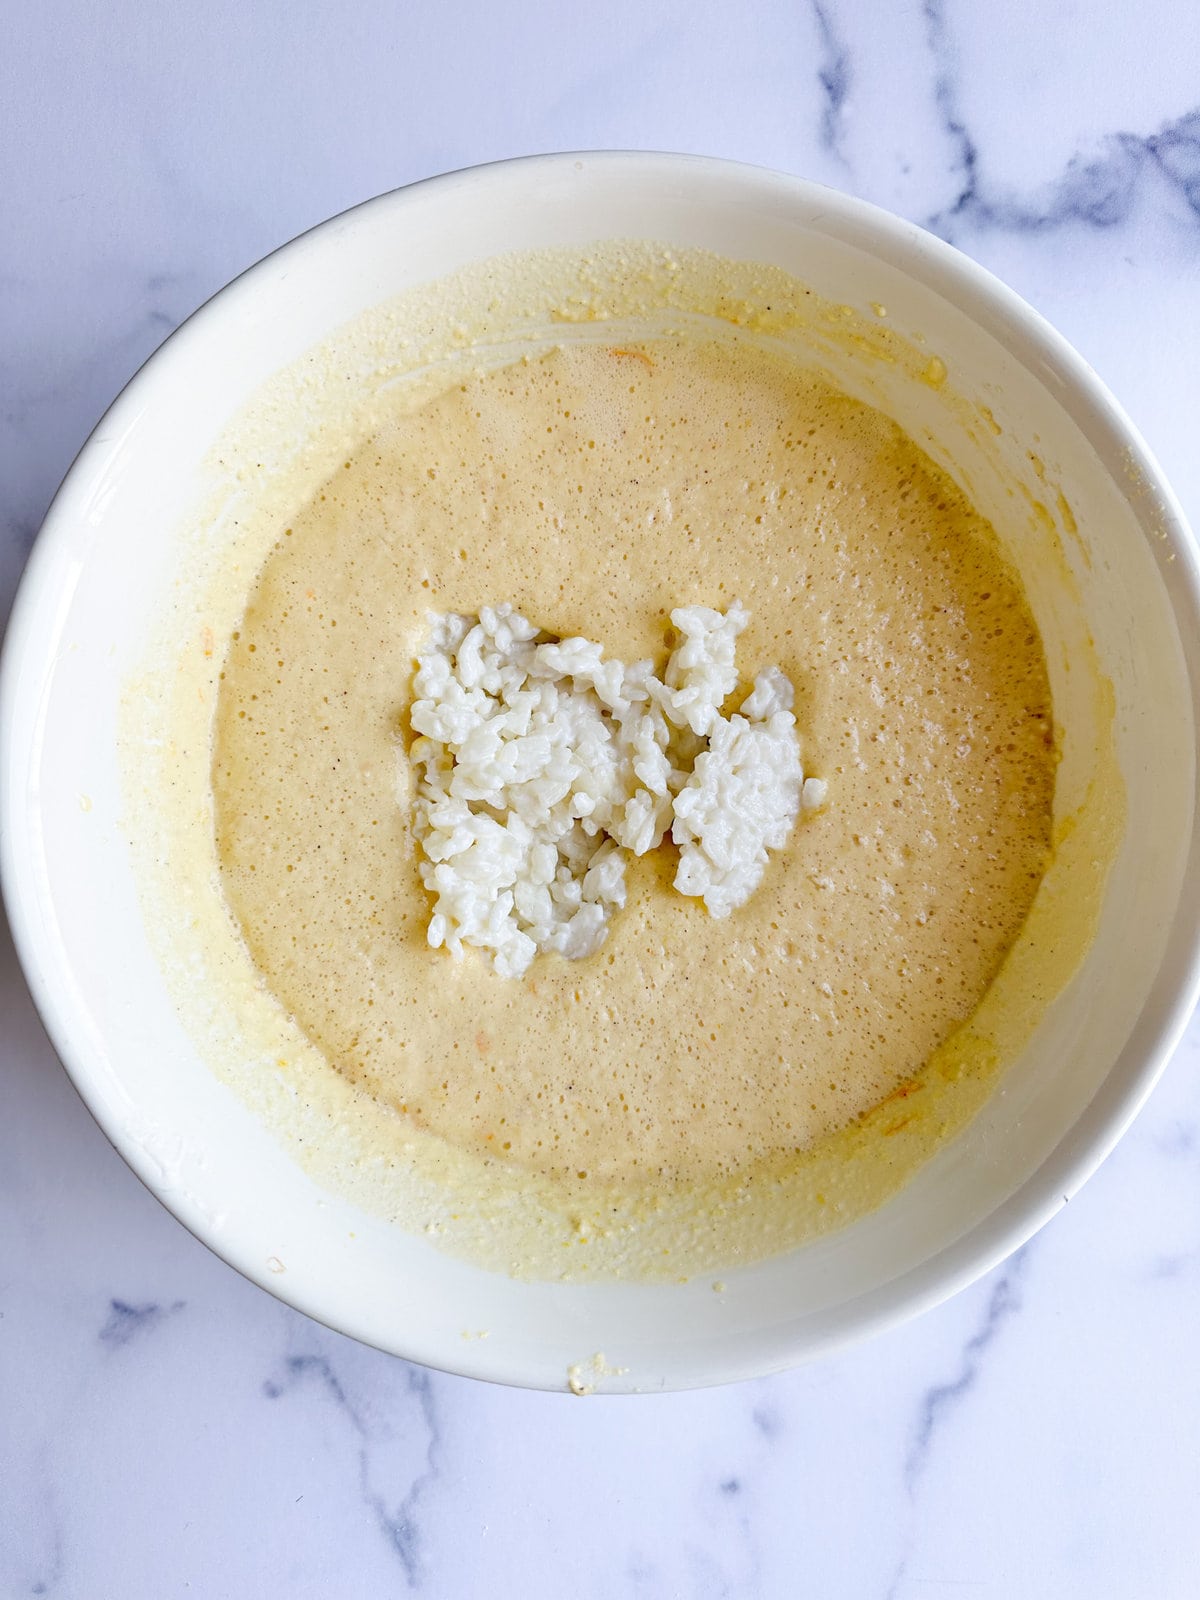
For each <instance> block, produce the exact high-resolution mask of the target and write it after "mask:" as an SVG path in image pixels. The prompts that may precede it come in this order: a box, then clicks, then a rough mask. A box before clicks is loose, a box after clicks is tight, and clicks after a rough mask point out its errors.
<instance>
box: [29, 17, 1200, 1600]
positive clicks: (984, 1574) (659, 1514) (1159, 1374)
mask: <svg viewBox="0 0 1200 1600" xmlns="http://www.w3.org/2000/svg"><path fill="white" fill-rule="evenodd" d="M21 10H22V13H23V15H22V19H21V23H20V26H19V28H18V27H17V26H16V15H15V13H13V15H12V17H11V19H10V23H9V25H8V26H7V27H6V29H5V42H4V43H3V44H2V45H0V173H2V182H0V193H2V194H3V196H4V199H3V205H2V212H0V214H2V216H3V224H2V226H0V251H2V255H0V274H2V277H0V363H2V371H3V377H2V395H3V405H2V407H0V412H2V415H0V451H2V458H0V461H2V465H0V502H2V503H0V517H2V519H3V520H2V526H0V596H2V597H3V599H2V602H0V603H2V604H3V606H4V608H5V609H6V608H7V605H8V602H9V600H10V599H11V594H12V590H13V586H14V584H15V582H16V579H17V575H18V572H19V570H20V567H21V563H22V561H23V559H24V555H25V553H26V551H27V549H28V546H29V543H30V541H31V539H32V537H33V535H34V532H35V530H36V528H37V526H38V523H39V520H40V518H41V516H42V513H43V511H44V509H45V506H46V504H47V501H48V499H49V496H50V494H51V493H52V491H53V489H54V487H55V485H56V483H57V481H58V479H59V478H60V476H61V474H62V473H63V471H64V470H65V468H66V467H67V465H68V464H69V462H70V459H71V456H72V454H73V453H74V451H75V449H76V447H77V446H78V445H79V443H80V442H81V441H82V439H83V438H84V436H85V434H86V433H87V431H88V429H89V428H90V426H91V424H92V423H93V421H94V420H95V419H96V417H97V415H98V414H99V412H100V410H101V409H102V407H103V406H104V404H105V403H106V402H107V401H108V399H110V398H111V396H112V395H113V394H114V393H115V392H116V391H117V390H118V389H119V388H120V386H121V385H122V383H123V382H124V381H125V379H126V378H127V377H128V376H129V375H130V374H131V373H132V372H133V370H134V369H135V367H136V366H137V365H138V363H139V362H140V361H141V360H142V359H143V358H144V357H145V356H146V355H147V354H148V353H149V352H150V351H151V350H152V349H153V348H154V347H155V345H157V344H158V343H159V341H160V340H161V339H162V337H163V336H164V335H165V333H166V332H168V331H169V329H170V328H172V327H173V326H174V325H175V324H176V323H177V322H178V321H179V320H180V319H181V318H182V317H183V316H184V315H186V313H187V312H189V311H190V310H191V309H192V308H193V307H194V306H196V305H197V304H198V303H199V302H200V301H201V300H203V299H204V298H205V297H206V296H207V295H209V294H211V293H212V292H213V291H214V290H215V289H217V288H218V287H219V286H220V285H221V284H222V283H223V282H225V280H226V279H228V278H229V277H230V276H231V275H232V274H234V273H235V272H237V271H238V270H239V269H240V268H242V267H244V266H246V265H247V264H248V263H250V262H251V261H253V260H254V259H255V258H256V257H258V256H259V255H261V254H262V253H264V252H265V251H267V250H268V249H270V248H271V247H272V246H274V245H276V244H277V243H280V242H281V241H283V240H284V239H286V238H288V237H290V236H291V235H293V234H295V233H296V232H298V231H299V230H301V229H303V228H306V227H308V226H310V225H311V224H312V223H315V222H317V221H319V220H321V219H322V218H324V217H326V216H328V215H330V214H331V213H333V212H336V211H338V210H340V209H342V208H343V207H345V206H348V205H350V204H352V203H353V202H355V201H358V200H361V199H364V198H366V197H367V196H369V195H372V194H374V193H376V192H378V191H380V190H383V189H387V188H391V187H394V186H395V185H397V184H401V183H404V182H406V181H408V180H410V179H413V178H418V177H422V176H424V175H426V174H429V173H432V172H436V171H439V170H443V169H446V168H450V167H456V166H461V165H465V164H467V163H470V162H475V161H481V160H487V159H491V158H494V157H499V156H506V155H511V154H516V153H521V152H526V151H532V150H543V149H553V148H563V147H588V146H641V147H652V148H659V149H678V150H692V151H702V152H706V153H711V154H719V155H726V156H734V157H740V158H744V159H748V160H751V161H758V162H763V163H765V164H768V165H772V166H778V167H782V168H786V169H789V170H791V171H795V172H799V173H804V174H807V175H809V176H811V177H815V178H818V179H822V180H825V181H827V182H830V183H834V184H838V185H840V186H842V187H844V188H848V189H850V190H853V191H855V192H857V193H859V194H862V195H865V196H866V197H868V198H870V199H873V200H877V201H879V202H881V203H883V204H885V205H888V206H891V207H892V208H894V209H896V210H899V211H901V212H903V213H904V214H906V215H907V216H910V217H913V218H915V219H917V220H919V221H921V222H924V223H926V224H927V225H928V226H931V227H933V228H935V229H936V230H937V231H938V232H940V233H942V234H944V235H945V236H946V237H948V238H950V239H952V240H953V241H954V242H955V243H956V244H958V245H959V246H960V247H961V248H962V249H964V250H966V251H967V252H969V253H970V254H971V255H973V256H975V257H977V258H978V259H979V260H981V261H983V262H984V263H986V264H987V265H988V266H990V267H992V268H993V269H994V270H996V271H997V272H999V273H1000V274H1001V275H1002V276H1003V277H1005V278H1006V279H1007V280H1008V281H1009V282H1010V283H1011V284H1013V285H1014V287H1016V288H1017V289H1018V290H1019V291H1020V292H1021V293H1023V294H1024V295H1025V296H1026V297H1027V298H1028V299H1030V300H1031V301H1032V302H1033V303H1034V304H1035V305H1036V306H1038V307H1039V308H1040V309H1041V310H1042V311H1044V312H1045V313H1046V314H1047V315H1048V316H1049V317H1050V318H1051V319H1052V320H1053V321H1054V322H1056V323H1057V324H1058V326H1059V327H1060V328H1062V329H1063V330H1064V332H1065V333H1066V334H1067V335H1068V336H1069V337H1070V338H1071V339H1073V340H1074V342H1075V343H1076V344H1077V345H1078V346H1079V348H1080V349H1081V350H1082V351H1083V352H1084V354H1085V355H1087V356H1088V357H1089V358H1090V360H1091V361H1092V362H1093V363H1094V365H1095V366H1096V367H1097V368H1098V369H1099V371H1100V373H1101V374H1102V376H1103V377H1105V378H1106V379H1107V380H1108V382H1109V383H1110V384H1111V385H1112V386H1113V388H1114V389H1115V390H1116V391H1117V393H1118V394H1119V395H1120V396H1121V398H1122V399H1123V400H1124V402H1125V404H1126V405H1127V407H1128V408H1129V410H1130V411H1131V412H1132V414H1133V416H1134V417H1135V419H1136V420H1137V421H1138V422H1139V424H1140V425H1141V427H1142V429H1143V430H1144V432H1145V433H1146V435H1147V436H1148V438H1149V441H1150V443H1151V446H1152V448H1153V449H1154V450H1155V451H1156V452H1157V453H1158V455H1159V456H1160V458H1161V460H1162V461H1163V463H1164V465H1165V467H1166V469H1167V471H1168V473H1169V475H1170V476H1171V477H1172V478H1173V480H1174V482H1175V484H1176V487H1177V488H1178V490H1179V492H1180V494H1181V496H1182V498H1183V500H1184V503H1185V506H1187V507H1188V509H1189V510H1190V512H1191V514H1192V517H1193V519H1194V520H1200V452H1198V451H1197V450H1196V448H1195V435H1196V423H1195V417H1196V413H1197V390H1198V382H1197V367H1196V361H1197V352H1198V349H1200V346H1198V345H1197V340H1196V333H1195V330H1196V328H1197V326H1198V324H1200V12H1198V11H1197V8H1196V6H1195V5H1194V4H1193V3H1192V0H1143V3H1141V4H1139V5H1137V6H1133V5H1129V4H1117V3H1113V0H1005V3H1004V4H1002V5H1000V6H983V5H979V4H974V3H972V0H927V3H926V4H925V5H924V6H920V5H916V4H909V3H906V0H890V3H876V0H790V3H784V0H743V3H741V4H732V5H731V4H728V3H726V4H723V5H718V4H716V3H713V0H610V4H608V5H607V6H596V7H583V6H575V5H571V4H570V3H569V0H559V3H557V4H555V3H551V0H490V3H483V0H459V3H457V4H456V3H453V0H442V3H440V4H435V3H433V0H408V3H389V0H344V3H342V4H341V5H338V6H334V5H331V4H327V5H321V4H317V3H315V0H292V3H290V4H284V3H283V0H208V3H206V4H201V5H199V6H194V7H187V8H185V7H183V6H174V5H166V6H161V7H157V6H152V5H149V4H148V3H147V0H110V4H109V5H107V6H105V7H96V6H92V5H86V4H84V3H82V0H44V3H43V4H41V5H40V6H38V7H32V6H25V7H22V8H21ZM0 985H2V987H0V1060H2V1061H3V1068H4V1074H3V1079H2V1083H3V1090H2V1093H3V1102H2V1104H3V1115H2V1116H0V1597H8V1596H14V1597H15V1596H24V1595H50V1596H56V1597H59V1600H108V1597H119V1600H143V1597H144V1600H166V1597H173V1596H176V1595H180V1596H182V1595H197V1596H204V1597H208V1596H213V1597H216V1596H222V1597H225V1596H228V1597H236V1600H243V1597H246V1600H251V1597H253V1600H258V1597H267V1596H289V1597H290V1596H333V1597H343V1596H346V1597H349V1596H359V1595H371V1596H376V1595H405V1594H408V1593H410V1592H414V1593H420V1594H427V1595H430V1596H434V1597H438V1600H474V1597H476V1596H481V1595H488V1596H498V1597H501V1600H505V1597H509V1596H512V1597H517V1600H542V1597H545V1600H559V1597H565V1596H573V1597H574V1596H578V1597H580V1600H620V1597H624V1596H630V1597H649V1600H658V1597H663V1600H665V1597H668V1596H672V1597H674V1596H681V1597H683V1596H686V1597H689V1600H690V1597H708V1596H723V1595H728V1596H738V1597H741V1596H745V1597H748V1600H753V1597H759V1596H762V1597H772V1600H774V1597H780V1600H829V1597H858V1596H865V1597H872V1600H874V1597H878V1600H884V1597H887V1596H890V1597H896V1600H920V1597H924V1596H933V1595H947V1596H948V1595H955V1596H958V1595H971V1596H978V1597H980V1600H985V1597H986V1600H1013V1597H1019V1600H1042V1597H1045V1600H1069V1597H1075V1596H1078V1597H1081V1600H1084V1597H1086V1600H1143V1597H1146V1600H1190V1597H1194V1596H1195V1595H1197V1594H1198V1593H1200V1516H1198V1514H1197V1513H1198V1510H1200V1359H1198V1358H1197V1348H1198V1335H1200V1087H1198V1069H1200V1026H1197V1025H1195V1024H1194V1025H1193V1027H1192V1030H1191V1032H1190V1034H1189V1036H1188V1038H1187V1039H1186V1041H1185V1043H1184V1045H1183V1047H1182V1048H1181V1050H1180V1051H1179V1053H1178V1054H1177V1056H1176V1059H1175V1060H1174V1062H1173V1063H1172V1065H1171V1066H1170V1068H1169V1070H1168V1073H1167V1075H1166V1078H1165V1080H1164V1082H1163V1084H1162V1085H1161V1087H1160V1088H1159V1090H1158V1092H1157V1093H1156V1094H1155V1096H1154V1098H1153V1100H1152V1102H1151V1104H1150V1105H1149V1107H1148V1108H1147V1110H1146V1111H1145V1112H1144V1113H1143V1115H1142V1117H1141V1118H1140V1120H1139V1121H1138V1123H1137V1124H1136V1126H1135V1127H1134V1129H1133V1131H1132V1133H1131V1134H1130V1135H1129V1137H1128V1138H1127V1139H1126V1140H1125V1141H1124V1143H1123V1144H1122V1145H1121V1147H1120V1148H1119V1150H1118V1152H1117V1154H1116V1155H1115V1156H1114V1157H1113V1158H1112V1159H1111V1160H1110V1161H1109V1162H1108V1164H1107V1165H1106V1166H1105V1167H1104V1169H1103V1170H1102V1171H1101V1172H1100V1173H1099V1175H1098V1176H1097V1177H1096V1178H1095V1179H1094V1180H1093V1181H1092V1182H1091V1183H1090V1184H1089V1185H1088V1187H1087V1188H1086V1190H1085V1191H1084V1192H1083V1193H1082V1194H1081V1195H1080V1196H1079V1197H1078V1198H1077V1199H1076V1200H1075V1201H1073V1202H1072V1204H1071V1205H1070V1206H1069V1207H1068V1208H1067V1209H1066V1210H1065V1211H1064V1212H1063V1213H1062V1215H1061V1216H1060V1217H1059V1218H1058V1219H1057V1220H1056V1221H1055V1222H1054V1223H1053V1224H1052V1225H1051V1226H1050V1227H1049V1228H1047V1229H1046V1230H1045V1231H1044V1232H1043V1233H1042V1234H1041V1235H1040V1236H1039V1237H1038V1238H1037V1239H1035V1240H1034V1242H1033V1243H1032V1244H1031V1245H1030V1246H1029V1247H1027V1249H1026V1250H1024V1251H1023V1252H1022V1253H1021V1254H1020V1255H1019V1256H1018V1257H1017V1258H1015V1259H1014V1260H1013V1261H1011V1262H1010V1263H1009V1264H1008V1265H1007V1266H1006V1267H1005V1268H1003V1269H1002V1270H1000V1271H998V1272H996V1273H994V1274H993V1275H992V1276H991V1277H990V1278H989V1279H987V1280H985V1281H984V1282H982V1283H980V1284H979V1285H977V1286H976V1287H975V1288H974V1289H973V1290H971V1291H969V1292H967V1293H966V1294H963V1295H961V1296H960V1297H959V1298H958V1299H956V1300H954V1301H953V1302H951V1303H950V1304H948V1305H946V1306H944V1307H943V1308H942V1309H941V1310H939V1311H936V1312H934V1313H932V1314H930V1315H928V1316H926V1317H925V1318H923V1319H922V1320H921V1321H919V1322H917V1323H914V1324H911V1325H909V1326H907V1327H906V1328H904V1329H902V1330H900V1331H898V1332H894V1333H892V1334H890V1335H888V1336H886V1337H884V1338H881V1339H879V1340H877V1341H876V1342H874V1343H872V1344H870V1345H868V1346H865V1347H861V1348H858V1349H856V1350H853V1351H851V1352H850V1353H848V1354H845V1355H842V1356H840V1357H838V1358H836V1359H832V1360H827V1361H825V1362H823V1363H821V1364H819V1365H815V1366H812V1367H810V1368H807V1369H805V1370H801V1371H797V1372H794V1373H792V1374H790V1375H786V1376H783V1377H778V1378H773V1379H770V1380H767V1381H763V1382H760V1383H754V1384H749V1385H743V1386H740V1387H736V1388H731V1389H728V1390H722V1391H712V1392H707V1393H700V1394H694V1395H679V1396H670V1397H655V1398H642V1399H637V1400H631V1401H630V1400H624V1401H622V1400H605V1399H593V1400H589V1401H584V1402H581V1401H578V1400H575V1399H572V1398H570V1397H568V1396H556V1395H532V1394H524V1393H518V1392H510V1391H505V1390H501V1389H495V1388H489V1387H486V1386H484V1385H480V1384H474V1383H470V1382H467V1381H465V1380H457V1379H453V1378H446V1377H441V1376H437V1375H431V1374H429V1373H426V1372H423V1371H421V1370H420V1369H417V1368H412V1367H409V1366H407V1365H405V1364H404V1363H402V1362H400V1361H396V1360H393V1359H390V1358H388V1357H385V1356H381V1355H378V1354H376V1353H375V1352H372V1351H370V1350H367V1349H364V1348H362V1347H360V1346H358V1345H355V1344H353V1343H351V1342H349V1341H348V1340H346V1339H343V1338H341V1337H338V1336H336V1335H334V1334H331V1333H328V1332H326V1331H325V1330H323V1329H322V1328H320V1327H317V1326H315V1325H314V1324H312V1323H310V1322H307V1321H306V1320H305V1319H304V1318H302V1317H300V1316H298V1315H296V1314H294V1313H292V1312H290V1311H288V1310H285V1309H284V1308H283V1307H281V1306H280V1305H278V1304H276V1303H275V1302H274V1301H272V1300H271V1299H270V1298H269V1297H268V1296H267V1295H265V1294H263V1293H261V1292H260V1291H259V1290H258V1289H256V1288H253V1287H251V1286H250V1285H248V1284H247V1283H245V1282H243V1281H242V1280H241V1279H240V1278H238V1277H237V1276H236V1275H235V1274H234V1273H233V1272H232V1271H230V1270H229V1269H228V1268H226V1267H225V1266H223V1265H222V1264H221V1263H220V1262H219V1261H217V1260H216V1259H215V1258H213V1257H212V1256H210V1255H209V1254H208V1253H207V1252H206V1251H205V1250H204V1249H203V1248H202V1247H201V1246H200V1245H198V1244H197V1243H196V1242H195V1241H194V1240H193V1239H191V1238H190V1237H189V1236H188V1235H187V1234H186V1233H185V1232H184V1231H183V1229H182V1228H181V1227H179V1226H178V1224H176V1223H175V1222H174V1221H173V1219H172V1218H171V1217H170V1216H169V1215H168V1214H167V1213H166V1212H165V1211H163V1210H162V1209H161V1208H160V1207H159V1206H158V1204H157V1203H156V1202H155V1201H154V1200H153V1199H151V1198H150V1196H149V1195H148V1194H147V1193H146V1192H145V1191H143V1190H142V1189H141V1188H140V1186H139V1185H138V1183H137V1182H136V1181H135V1179H134V1178H133V1177H132V1176H131V1175H130V1173H129V1172H128V1171H127V1170H126V1169H125V1168H124V1166H123V1165H122V1164H121V1162H120V1161H119V1160H118V1158H117V1157H116V1156H115V1155H114V1154H113V1153H112V1151H111V1150H110V1149H109V1147H108V1145H107V1144H106V1143H105V1141H104V1139H103V1138H102V1136H101V1135H100V1133H99V1132H98V1131H97V1129H96V1128H95V1127H94V1125H93V1124H92V1123H91V1121H90V1119H89V1117H88V1115H87V1114H86V1112H85V1111H84V1110H83V1109H82V1107H81V1105H80V1104H79V1102H78V1101H77V1100H76V1098H75V1095H74V1093H73V1091H72V1089H71V1088H70V1086H69V1084H68V1082H67V1080H66V1078H65V1076H64V1074H63V1073H62V1071H61V1069H60V1068H59V1066H58V1065H57V1063H56V1061H55V1059H54V1056H53V1054H52V1053H51V1051H50V1049H49V1047H48V1046H47V1044H46V1042H45V1040H44V1038H43V1036H42V1033H41V1030H40V1028H39V1026H38V1023H37V1021H36V1018H35V1016H34V1014H33V1011H32V1008H31V1005H30V1002H29V1000H28V998H27V995H26V993H25V989H24V986H23V984H22V981H21V978H20V976H19V974H18V972H17V970H16V966H15V962H14V960H13V957H12V952H11V947H10V945H9V944H8V942H7V937H6V936H5V937H4V942H3V945H2V947H0Z"/></svg>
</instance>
